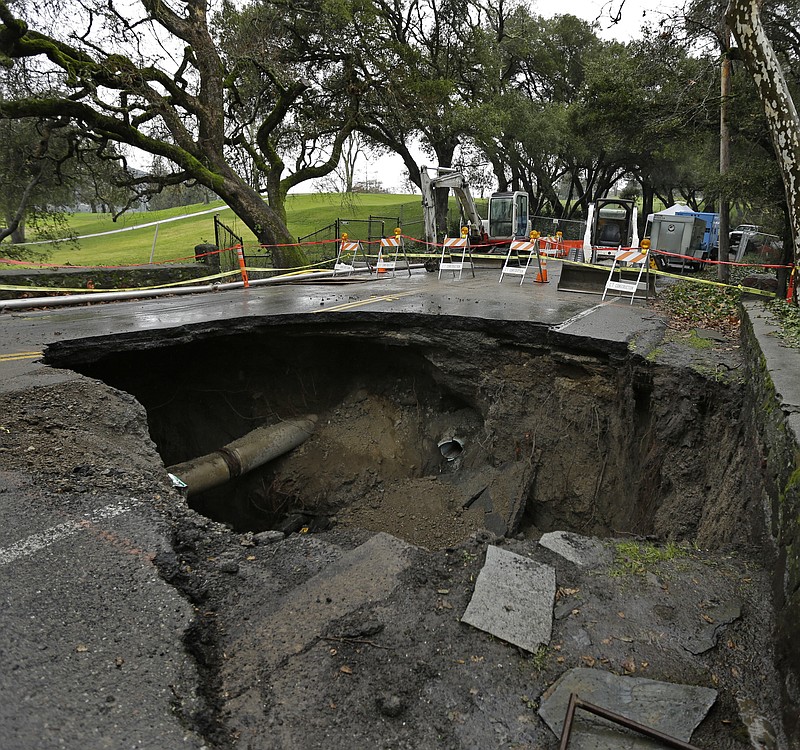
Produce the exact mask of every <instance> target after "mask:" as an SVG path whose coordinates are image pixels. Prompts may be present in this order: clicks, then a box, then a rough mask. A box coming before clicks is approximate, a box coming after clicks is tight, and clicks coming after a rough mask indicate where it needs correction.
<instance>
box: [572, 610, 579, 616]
mask: <svg viewBox="0 0 800 750" xmlns="http://www.w3.org/2000/svg"><path fill="white" fill-rule="evenodd" d="M580 613H581V611H580V610H579V609H573V610H572V612H571V614H573V615H579V614H580Z"/></svg>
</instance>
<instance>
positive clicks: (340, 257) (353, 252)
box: [333, 234, 372, 276]
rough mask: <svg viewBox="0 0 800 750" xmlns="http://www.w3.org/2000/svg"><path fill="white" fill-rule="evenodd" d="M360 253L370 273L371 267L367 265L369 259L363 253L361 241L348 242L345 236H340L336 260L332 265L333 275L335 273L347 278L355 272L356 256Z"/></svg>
mask: <svg viewBox="0 0 800 750" xmlns="http://www.w3.org/2000/svg"><path fill="white" fill-rule="evenodd" d="M359 253H361V255H362V256H363V257H364V262H365V263H366V264H367V268H368V269H369V272H370V273H372V266H370V264H369V258H367V254H366V253H365V252H364V248H363V247H362V245H361V240H349V239H348V238H347V235H346V234H343V235H342V239H341V241H340V242H339V250H338V252H337V253H336V260H335V262H334V264H333V275H334V276H336V274H337V273H346V274H347V275H348V276H349V275H350V274H351V273H353V271H355V268H356V265H355V264H356V256H357V255H358V254H359Z"/></svg>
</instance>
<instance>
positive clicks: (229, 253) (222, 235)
mask: <svg viewBox="0 0 800 750" xmlns="http://www.w3.org/2000/svg"><path fill="white" fill-rule="evenodd" d="M214 244H216V246H217V249H218V250H219V251H220V253H219V255H218V256H217V257H218V258H219V270H220V271H223V272H225V271H234V270H236V269H237V268H238V267H239V259H238V258H237V255H236V250H233V249H231V248H236V247H244V243H243V242H242V238H241V237H240V236H239V235H238V234H236V233H235V232H234V231H233V230H232V229H231V228H230V227H228V226H226V225H225V224H223V223H222V222H221V221H220V220H219V214H215V216H214Z"/></svg>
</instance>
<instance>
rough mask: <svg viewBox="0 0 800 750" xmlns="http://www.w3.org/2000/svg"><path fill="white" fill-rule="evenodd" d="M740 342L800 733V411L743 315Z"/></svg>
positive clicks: (791, 704) (788, 702)
mask: <svg viewBox="0 0 800 750" xmlns="http://www.w3.org/2000/svg"><path fill="white" fill-rule="evenodd" d="M742 344H743V346H744V347H745V349H746V356H745V361H746V363H747V366H748V368H749V372H748V378H747V380H748V383H749V390H750V399H749V400H748V405H747V411H748V413H747V414H746V415H745V418H746V419H747V421H748V422H749V423H750V424H751V425H752V430H753V433H754V434H753V438H752V440H753V443H754V444H755V445H756V446H757V453H756V454H755V455H754V456H751V462H752V460H753V459H755V460H756V461H757V465H756V466H754V467H753V469H752V470H753V472H754V473H756V474H757V476H758V478H759V486H760V487H761V491H762V498H761V501H762V504H763V507H764V516H765V518H766V519H767V524H768V526H769V532H770V533H769V543H770V544H771V545H772V548H773V550H774V553H775V556H776V564H775V567H774V571H775V573H774V577H773V584H774V592H773V595H774V600H775V610H776V639H777V651H778V658H777V663H778V664H779V665H780V668H781V670H782V672H783V675H782V676H783V678H784V690H785V695H784V702H783V704H784V706H786V707H787V709H786V710H787V716H786V717H785V723H786V730H787V734H788V735H789V736H796V734H797V732H798V731H800V651H798V649H797V643H798V640H800V436H798V434H797V415H796V414H793V412H792V410H791V409H790V408H787V406H786V404H785V402H784V398H783V396H782V394H780V393H779V392H778V389H776V387H775V384H774V381H773V377H772V375H771V374H770V363H768V361H767V358H766V357H765V355H764V353H763V352H762V348H761V346H760V344H759V339H758V337H757V335H756V333H755V331H754V327H753V321H752V320H751V318H750V317H749V316H748V315H743V316H742Z"/></svg>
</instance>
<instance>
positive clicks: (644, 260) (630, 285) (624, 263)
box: [603, 248, 649, 304]
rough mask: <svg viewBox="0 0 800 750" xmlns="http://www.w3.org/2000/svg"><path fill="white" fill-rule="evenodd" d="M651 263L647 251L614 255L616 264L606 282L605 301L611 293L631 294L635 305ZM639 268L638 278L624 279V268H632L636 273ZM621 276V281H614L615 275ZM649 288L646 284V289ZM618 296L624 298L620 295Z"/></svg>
mask: <svg viewBox="0 0 800 750" xmlns="http://www.w3.org/2000/svg"><path fill="white" fill-rule="evenodd" d="M648 263H649V254H648V250H647V249H644V248H643V249H641V250H639V249H629V250H619V251H618V252H617V253H616V254H615V255H614V262H613V263H612V264H611V271H610V272H609V274H608V280H607V281H606V288H605V290H604V291H603V299H605V298H606V295H607V294H608V292H609V291H615V292H621V293H624V294H627V293H630V295H631V304H633V299H634V297H635V296H636V292H637V291H638V290H639V284H640V283H641V281H642V274H643V273H644V272H645V270H647V267H648ZM637 267H638V269H639V273H638V275H637V276H636V279H635V280H634V279H623V278H622V270H623V268H631V269H632V270H634V271H635V269H636V268H637ZM615 272H616V273H618V274H619V281H614V273H615ZM646 288H647V283H646V282H645V289H646ZM618 296H620V297H621V296H622V294H619V295H618Z"/></svg>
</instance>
